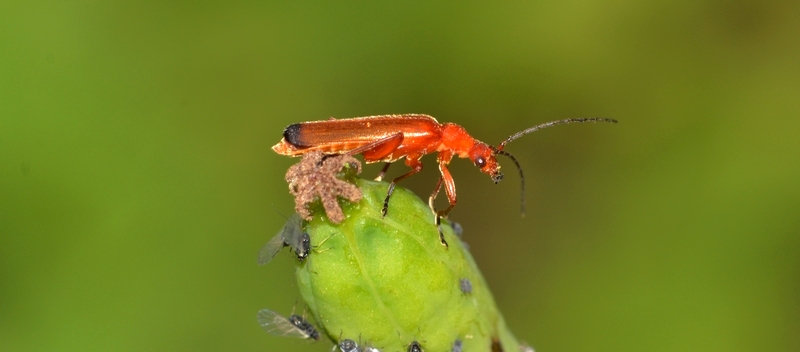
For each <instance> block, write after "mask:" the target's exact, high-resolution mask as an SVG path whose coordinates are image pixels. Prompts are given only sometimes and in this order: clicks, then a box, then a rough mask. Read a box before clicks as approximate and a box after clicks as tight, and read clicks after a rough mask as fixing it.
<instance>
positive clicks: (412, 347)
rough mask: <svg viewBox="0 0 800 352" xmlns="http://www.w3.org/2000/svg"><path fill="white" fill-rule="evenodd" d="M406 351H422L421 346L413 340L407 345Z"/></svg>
mask: <svg viewBox="0 0 800 352" xmlns="http://www.w3.org/2000/svg"><path fill="white" fill-rule="evenodd" d="M408 352H422V346H420V345H419V342H417V341H414V342H412V343H411V344H410V345H408Z"/></svg>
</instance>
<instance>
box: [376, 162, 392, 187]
mask: <svg viewBox="0 0 800 352" xmlns="http://www.w3.org/2000/svg"><path fill="white" fill-rule="evenodd" d="M390 165H392V163H386V165H383V169H381V173H379V174H378V177H376V178H375V181H378V182H380V181H381V180H383V175H386V170H389V166H390Z"/></svg>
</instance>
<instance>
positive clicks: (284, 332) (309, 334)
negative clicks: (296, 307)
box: [258, 309, 319, 340]
mask: <svg viewBox="0 0 800 352" xmlns="http://www.w3.org/2000/svg"><path fill="white" fill-rule="evenodd" d="M258 323H259V324H261V327H262V328H264V330H266V331H267V332H268V333H270V334H272V335H275V336H288V337H298V338H303V339H313V340H319V332H317V329H316V328H315V327H314V325H311V323H309V322H308V321H306V320H305V319H304V318H303V317H301V316H299V315H296V314H292V315H290V316H289V318H288V319H287V318H286V317H284V316H282V315H280V314H278V313H275V312H273V311H271V310H269V309H262V310H260V311H258Z"/></svg>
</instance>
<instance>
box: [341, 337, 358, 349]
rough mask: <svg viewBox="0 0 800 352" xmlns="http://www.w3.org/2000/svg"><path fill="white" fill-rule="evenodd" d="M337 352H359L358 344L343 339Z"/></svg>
mask: <svg viewBox="0 0 800 352" xmlns="http://www.w3.org/2000/svg"><path fill="white" fill-rule="evenodd" d="M338 346H339V350H340V351H341V352H359V351H360V350H359V348H358V344H357V343H356V342H355V341H353V340H351V339H344V340H342V341H339V345H338Z"/></svg>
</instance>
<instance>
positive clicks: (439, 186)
mask: <svg viewBox="0 0 800 352" xmlns="http://www.w3.org/2000/svg"><path fill="white" fill-rule="evenodd" d="M440 189H442V178H441V177H439V182H437V183H436V188H435V189H434V190H433V193H431V196H430V197H428V207H429V208H431V212H433V215H436V206H435V205H433V202H434V201H436V197H437V196H438V195H439V190H440Z"/></svg>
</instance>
